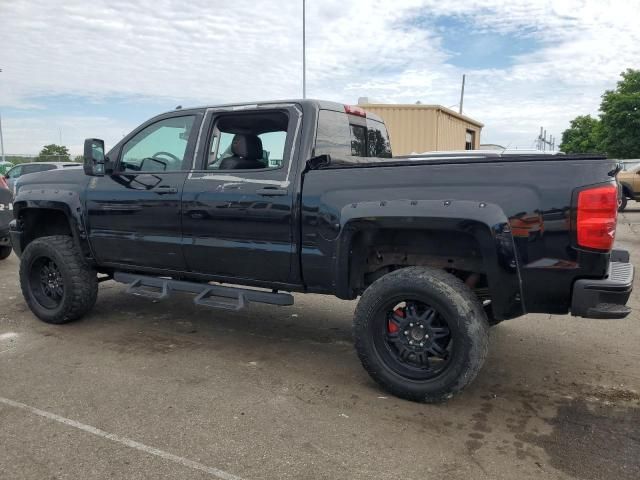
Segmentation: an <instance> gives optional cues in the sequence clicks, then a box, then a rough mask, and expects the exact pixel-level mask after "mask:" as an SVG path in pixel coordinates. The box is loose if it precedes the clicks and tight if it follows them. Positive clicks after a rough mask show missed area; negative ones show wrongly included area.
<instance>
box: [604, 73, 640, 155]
mask: <svg viewBox="0 0 640 480" xmlns="http://www.w3.org/2000/svg"><path fill="white" fill-rule="evenodd" d="M600 111H601V112H602V115H601V116H600V118H601V121H602V130H603V133H604V136H603V139H602V145H603V147H604V149H605V150H606V152H607V153H608V154H609V155H610V156H612V157H616V158H640V70H632V69H628V70H627V71H626V72H623V73H622V80H620V81H619V82H618V85H617V87H616V89H615V90H607V91H606V92H604V95H602V103H601V104H600Z"/></svg>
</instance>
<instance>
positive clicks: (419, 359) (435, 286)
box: [354, 267, 489, 403]
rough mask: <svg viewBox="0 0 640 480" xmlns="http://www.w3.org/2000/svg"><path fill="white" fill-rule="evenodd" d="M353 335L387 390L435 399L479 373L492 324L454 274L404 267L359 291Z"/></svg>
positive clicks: (423, 399) (369, 368)
mask: <svg viewBox="0 0 640 480" xmlns="http://www.w3.org/2000/svg"><path fill="white" fill-rule="evenodd" d="M354 338H355V346H356V350H357V352H358V356H359V357H360V361H361V362H362V365H363V366H364V368H365V369H366V370H367V372H368V373H369V375H371V377H372V378H373V379H374V380H375V381H376V382H378V384H380V386H382V387H383V388H384V389H385V390H387V391H389V392H390V393H392V394H393V395H397V396H398V397H402V398H406V399H408V400H414V401H419V402H427V403H437V402H442V401H445V400H447V399H449V398H451V397H452V396H453V395H454V394H455V393H457V392H459V391H460V390H462V389H463V388H464V387H465V386H467V385H468V384H469V383H471V381H472V380H473V379H474V378H475V377H476V375H477V373H478V371H479V370H480V368H481V367H482V365H483V363H484V360H485V358H486V356H487V350H488V344H489V324H488V322H487V318H486V316H485V313H484V310H483V308H482V305H481V304H480V302H479V300H478V299H477V297H476V296H475V295H474V293H473V292H472V291H471V290H470V289H469V287H467V286H466V285H465V284H464V283H463V282H462V281H460V280H459V279H458V278H456V277H454V276H453V275H450V274H448V273H446V272H444V271H442V270H437V269H432V268H426V267H408V268H403V269H401V270H396V271H394V272H391V273H389V274H387V275H385V276H384V277H382V278H380V279H378V280H377V281H376V282H374V283H373V284H372V285H371V286H370V287H369V288H368V289H367V290H366V291H365V292H364V294H363V295H362V297H361V299H360V302H359V303H358V306H357V308H356V312H355V317H354Z"/></svg>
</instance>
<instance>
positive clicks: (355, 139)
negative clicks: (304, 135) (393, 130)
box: [315, 110, 391, 164]
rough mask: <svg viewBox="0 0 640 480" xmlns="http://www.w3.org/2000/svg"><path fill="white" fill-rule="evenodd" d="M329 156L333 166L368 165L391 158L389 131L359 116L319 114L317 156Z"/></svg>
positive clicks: (337, 113)
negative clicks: (371, 162)
mask: <svg viewBox="0 0 640 480" xmlns="http://www.w3.org/2000/svg"><path fill="white" fill-rule="evenodd" d="M325 154H327V155H330V156H331V161H332V162H333V163H334V164H353V163H367V162H369V161H373V159H380V158H391V143H390V142H389V134H388V132H387V127H386V126H385V124H384V123H383V122H381V121H378V120H376V119H374V118H367V117H364V116H360V115H355V114H348V113H346V112H337V111H334V110H320V111H319V113H318V128H317V132H316V148H315V155H325Z"/></svg>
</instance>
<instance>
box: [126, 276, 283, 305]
mask: <svg viewBox="0 0 640 480" xmlns="http://www.w3.org/2000/svg"><path fill="white" fill-rule="evenodd" d="M113 279H114V280H115V281H116V282H119V283H124V284H126V285H127V293H130V294H132V295H138V296H141V297H146V298H152V299H154V300H163V299H165V298H167V297H168V296H169V295H170V294H171V292H187V293H193V294H195V295H196V297H195V298H194V299H193V303H195V304H196V305H202V306H204V307H210V308H219V309H222V310H232V311H238V310H242V309H243V308H244V307H246V306H247V304H248V303H249V302H254V303H268V304H270V305H280V306H284V305H293V296H292V295H291V294H289V293H272V292H265V291H263V290H251V289H248V288H238V287H225V286H222V285H210V284H208V283H197V282H188V281H183V280H172V279H170V278H160V277H151V276H147V275H137V274H134V273H125V272H115V273H114V274H113Z"/></svg>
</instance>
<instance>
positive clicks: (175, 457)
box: [0, 204, 640, 480]
mask: <svg viewBox="0 0 640 480" xmlns="http://www.w3.org/2000/svg"><path fill="white" fill-rule="evenodd" d="M636 205H637V204H630V205H629V207H630V208H629V210H628V211H627V212H626V213H624V214H623V215H621V216H620V219H619V228H618V237H617V243H618V245H619V246H620V247H622V248H627V249H629V250H630V251H631V257H632V261H635V264H636V265H640V208H636ZM17 269H18V259H17V258H16V257H15V256H11V257H10V258H9V259H7V260H5V261H3V262H0V477H1V478H2V479H38V480H40V479H45V478H46V479H105V478H127V479H164V478H180V479H210V478H223V479H227V480H231V479H245V480H250V479H251V480H258V479H275V478H278V479H287V478H295V479H341V478H348V479H398V478H402V479H431V478H446V479H452V480H455V479H464V480H469V479H514V478H517V479H518V480H525V479H532V478H535V479H538V478H549V479H586V480H598V479H616V480H632V479H633V480H637V479H638V478H640V393H639V392H640V353H639V351H638V347H639V346H640V288H638V290H637V291H636V292H634V293H633V294H632V298H631V300H630V304H631V305H632V306H633V307H635V310H634V312H633V313H632V314H631V315H630V316H629V317H628V318H627V319H624V320H615V321H612V320H609V321H603V320H585V319H577V318H572V317H569V316H550V315H527V316H525V317H522V318H519V319H515V320H510V321H507V322H504V323H502V324H501V325H499V326H497V327H495V328H494V329H492V334H491V345H490V355H489V358H488V360H487V362H486V364H485V366H484V369H483V370H482V371H481V373H480V375H479V376H478V378H477V380H476V381H475V382H474V383H473V384H472V385H471V386H470V387H469V388H467V390H465V391H464V392H463V393H462V394H461V395H459V396H457V397H455V398H454V399H453V400H452V401H450V402H449V403H447V404H445V405H437V406H433V405H422V404H417V403H412V402H408V401H404V400H400V399H398V398H395V397H392V396H390V395H389V394H387V393H386V392H384V391H382V390H380V389H379V388H378V387H377V385H376V384H374V383H373V382H372V381H371V380H370V379H369V377H368V376H367V374H366V373H365V371H364V370H363V369H362V367H361V365H360V362H359V361H358V358H357V356H356V354H355V352H354V349H353V347H352V344H351V332H350V329H351V319H352V315H353V310H354V307H355V302H345V301H339V300H336V299H334V298H331V297H323V296H315V295H297V296H296V303H295V305H294V306H291V307H272V306H260V305H252V306H251V307H250V308H249V309H247V310H245V311H242V312H238V313H228V312H219V311H212V310H206V309H203V308H200V307H196V306H194V305H193V303H192V301H191V298H190V297H188V296H184V297H175V298H171V299H170V300H167V301H163V302H154V301H152V300H148V299H144V298H138V297H131V296H128V295H125V294H124V288H123V287H122V286H121V285H118V284H115V283H113V282H105V283H103V284H101V286H100V295H99V298H98V303H97V304H96V307H95V309H94V310H93V312H92V313H91V314H90V315H88V316H87V317H86V318H85V319H84V320H82V321H79V322H76V323H72V324H68V325H62V326H54V325H47V324H45V323H43V322H40V321H38V320H37V319H36V318H35V317H34V316H33V315H32V314H31V313H30V311H29V310H28V308H27V307H26V305H25V303H24V301H23V299H22V296H21V294H20V290H19V287H18V280H17Z"/></svg>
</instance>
